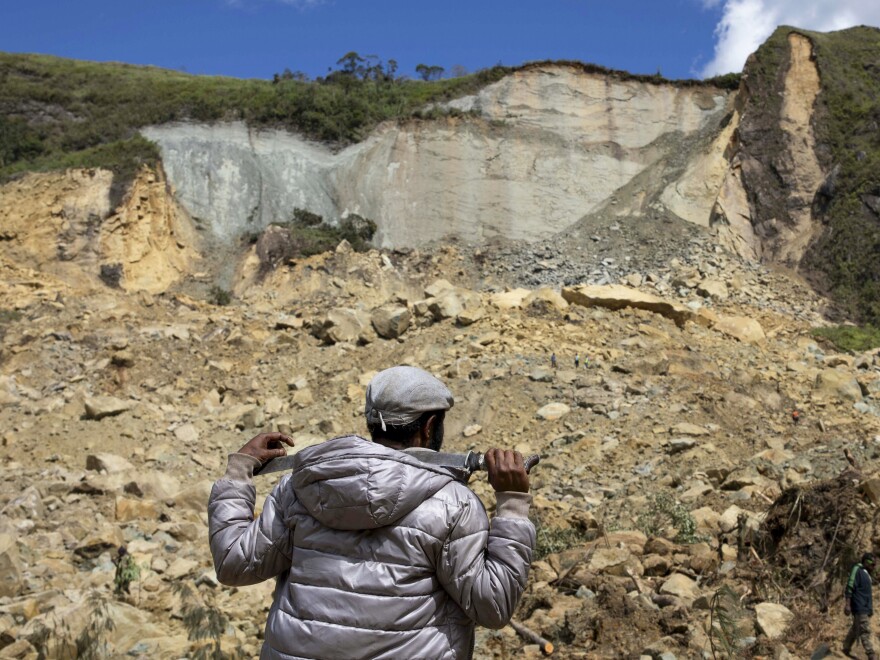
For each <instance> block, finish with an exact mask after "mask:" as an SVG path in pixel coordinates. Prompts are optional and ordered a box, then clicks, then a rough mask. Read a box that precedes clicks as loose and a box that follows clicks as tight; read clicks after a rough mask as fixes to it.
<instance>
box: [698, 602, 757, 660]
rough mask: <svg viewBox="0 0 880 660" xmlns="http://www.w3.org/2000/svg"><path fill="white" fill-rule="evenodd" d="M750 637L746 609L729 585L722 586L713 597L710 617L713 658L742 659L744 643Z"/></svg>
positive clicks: (710, 639) (710, 642)
mask: <svg viewBox="0 0 880 660" xmlns="http://www.w3.org/2000/svg"><path fill="white" fill-rule="evenodd" d="M748 635H749V625H748V619H747V617H746V611H745V608H744V607H743V606H742V603H741V602H740V597H739V594H737V593H736V592H735V591H734V590H733V589H732V588H731V587H730V586H729V585H724V586H722V587H721V588H720V589H719V590H718V591H716V592H715V594H714V595H713V596H712V603H711V607H710V617H709V630H708V637H709V644H710V646H711V647H712V657H713V658H716V657H719V655H720V657H722V658H740V657H742V652H743V648H742V642H743V640H744V639H745V638H746V637H748Z"/></svg>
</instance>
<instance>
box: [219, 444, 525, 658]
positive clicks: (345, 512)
mask: <svg viewBox="0 0 880 660" xmlns="http://www.w3.org/2000/svg"><path fill="white" fill-rule="evenodd" d="M297 457H298V461H297V465H296V466H295V467H294V468H293V471H292V473H291V474H290V475H288V476H285V477H284V478H283V479H282V480H281V482H280V483H279V484H278V485H277V486H276V487H275V489H274V490H273V491H272V493H271V495H269V497H268V498H267V499H266V503H265V505H264V507H263V511H262V513H261V514H260V516H259V517H258V518H257V519H256V520H254V519H253V512H254V500H255V498H256V493H255V489H254V486H253V482H252V480H251V478H252V474H253V469H254V467H255V466H256V465H257V461H256V460H255V459H253V458H251V457H249V456H245V455H243V454H231V455H230V459H229V467H228V469H227V472H226V475H225V476H224V478H223V479H220V480H219V481H218V482H217V483H216V484H214V489H213V491H212V492H211V498H210V501H209V504H208V513H209V518H210V534H211V553H212V555H213V557H214V565H215V567H216V569H217V577H218V579H219V580H220V582H222V583H223V584H228V585H235V586H240V585H247V584H255V583H257V582H260V581H262V580H267V579H270V578H277V586H276V588H275V599H274V602H273V604H272V608H271V610H270V612H269V618H268V621H267V623H266V634H265V640H264V644H263V652H262V655H261V658H263V659H282V658H283V659H284V660H291V659H294V658H309V659H315V658H326V659H328V660H329V659H333V660H336V659H339V658H346V659H348V658H405V659H413V658H432V659H434V658H459V659H460V658H468V657H470V655H471V653H472V649H473V639H474V625H475V624H480V625H482V626H486V627H489V628H500V627H501V626H503V625H505V624H506V623H507V622H508V621H509V620H510V617H511V615H512V614H513V611H514V609H515V608H516V605H517V603H518V602H519V599H520V596H521V595H522V592H523V588H524V587H525V583H526V578H527V577H528V571H529V563H530V561H531V556H532V552H533V550H534V547H535V528H534V526H533V525H532V523H531V522H529V520H528V517H527V513H528V504H529V501H530V496H529V495H527V494H523V493H498V504H497V508H496V514H495V517H494V518H493V520H492V524H491V526H490V524H489V520H488V517H487V515H486V511H485V509H484V508H483V506H482V504H481V503H480V500H479V499H478V498H477V497H476V495H474V494H473V493H472V492H471V491H470V490H469V489H468V488H467V487H466V486H465V485H463V484H461V483H459V482H457V481H456V480H455V479H454V478H453V477H452V476H451V475H450V474H448V473H447V472H446V471H445V470H443V469H442V468H434V467H431V466H428V465H426V464H424V463H420V462H419V461H417V460H416V459H414V458H412V457H410V456H408V455H407V454H406V453H405V452H400V451H395V450H393V449H388V448H386V447H383V446H381V445H378V444H375V443H372V442H370V441H368V440H364V439H363V438H359V437H357V436H346V437H342V438H336V439H334V440H329V441H327V442H325V443H322V444H320V445H316V446H314V447H308V448H306V449H303V450H302V451H300V452H299V453H298V454H297Z"/></svg>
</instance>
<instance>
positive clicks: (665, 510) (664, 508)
mask: <svg viewBox="0 0 880 660" xmlns="http://www.w3.org/2000/svg"><path fill="white" fill-rule="evenodd" d="M636 527H638V528H639V529H640V530H641V531H642V532H644V533H645V535H646V536H660V535H661V534H662V533H663V532H664V530H666V529H667V528H669V527H672V528H674V529H675V531H676V535H675V538H674V539H673V540H674V541H675V542H676V543H699V542H700V541H702V540H703V538H702V537H701V536H700V535H699V534H697V522H696V521H695V520H694V517H693V516H692V515H691V514H690V511H688V510H687V509H686V508H685V506H684V505H683V504H681V502H679V501H678V500H676V499H675V498H674V497H672V495H670V494H669V493H657V494H656V495H654V497H653V498H651V501H650V503H649V505H648V508H647V509H646V510H645V511H644V512H643V513H642V514H641V515H640V516H639V517H638V520H637V522H636Z"/></svg>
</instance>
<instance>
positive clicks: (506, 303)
mask: <svg viewBox="0 0 880 660" xmlns="http://www.w3.org/2000/svg"><path fill="white" fill-rule="evenodd" d="M530 294H531V291H530V290H529V289H512V290H510V291H503V292H501V293H493V294H492V295H491V296H490V297H489V302H490V303H492V304H493V305H494V306H495V307H497V308H498V309H501V310H506V309H516V308H517V307H522V305H523V301H524V300H525V299H526V298H527V297H529V295H530Z"/></svg>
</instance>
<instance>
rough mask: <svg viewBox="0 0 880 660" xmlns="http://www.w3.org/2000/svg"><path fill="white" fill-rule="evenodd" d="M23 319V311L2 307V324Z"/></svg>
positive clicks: (0, 315) (0, 320) (0, 323)
mask: <svg viewBox="0 0 880 660" xmlns="http://www.w3.org/2000/svg"><path fill="white" fill-rule="evenodd" d="M19 320H21V312H19V311H18V310H17V309H0V325H2V324H5V323H14V322H15V321H19Z"/></svg>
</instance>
